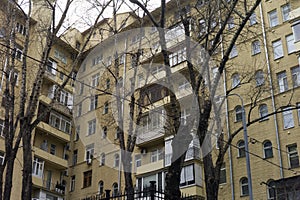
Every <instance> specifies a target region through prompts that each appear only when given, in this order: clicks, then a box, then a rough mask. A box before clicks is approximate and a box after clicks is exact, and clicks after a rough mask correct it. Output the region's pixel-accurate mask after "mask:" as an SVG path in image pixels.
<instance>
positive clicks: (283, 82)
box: [277, 71, 289, 92]
mask: <svg viewBox="0 0 300 200" xmlns="http://www.w3.org/2000/svg"><path fill="white" fill-rule="evenodd" d="M277 80H278V86H279V92H284V91H287V90H288V89H289V87H288V81H287V77H286V72H285V71H283V72H280V73H278V74H277Z"/></svg>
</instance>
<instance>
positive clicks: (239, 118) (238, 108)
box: [235, 106, 243, 122]
mask: <svg viewBox="0 0 300 200" xmlns="http://www.w3.org/2000/svg"><path fill="white" fill-rule="evenodd" d="M242 119H243V113H242V106H236V107H235V121H236V122H240V121H242Z"/></svg>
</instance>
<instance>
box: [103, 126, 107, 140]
mask: <svg viewBox="0 0 300 200" xmlns="http://www.w3.org/2000/svg"><path fill="white" fill-rule="evenodd" d="M106 136H107V127H106V126H104V127H103V128H102V138H103V139H105V138H106Z"/></svg>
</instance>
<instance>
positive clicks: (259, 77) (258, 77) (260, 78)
mask: <svg viewBox="0 0 300 200" xmlns="http://www.w3.org/2000/svg"><path fill="white" fill-rule="evenodd" d="M255 82H256V86H262V85H264V84H265V77H264V72H263V71H262V70H258V71H257V72H256V73H255Z"/></svg>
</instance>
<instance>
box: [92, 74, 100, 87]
mask: <svg viewBox="0 0 300 200" xmlns="http://www.w3.org/2000/svg"><path fill="white" fill-rule="evenodd" d="M99 78H100V74H99V73H98V74H95V75H93V76H92V82H91V85H92V87H97V86H99Z"/></svg>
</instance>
